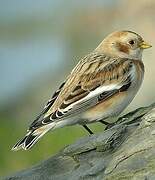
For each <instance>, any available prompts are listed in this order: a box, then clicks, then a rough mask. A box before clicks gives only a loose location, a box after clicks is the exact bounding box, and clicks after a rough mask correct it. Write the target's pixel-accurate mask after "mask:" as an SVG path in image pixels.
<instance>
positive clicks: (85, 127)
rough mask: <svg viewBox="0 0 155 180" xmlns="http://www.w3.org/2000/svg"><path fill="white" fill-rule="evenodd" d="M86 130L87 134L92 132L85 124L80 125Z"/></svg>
mask: <svg viewBox="0 0 155 180" xmlns="http://www.w3.org/2000/svg"><path fill="white" fill-rule="evenodd" d="M82 126H83V127H84V128H85V129H86V130H87V131H88V132H89V134H94V133H93V132H92V131H91V130H90V129H89V128H88V127H87V126H86V125H82Z"/></svg>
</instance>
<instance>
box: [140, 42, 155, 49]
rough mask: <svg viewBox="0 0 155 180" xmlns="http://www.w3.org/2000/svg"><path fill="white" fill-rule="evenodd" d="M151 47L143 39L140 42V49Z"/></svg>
mask: <svg viewBox="0 0 155 180" xmlns="http://www.w3.org/2000/svg"><path fill="white" fill-rule="evenodd" d="M150 47H152V46H151V45H150V44H148V43H147V42H145V41H143V42H142V43H140V48H141V49H147V48H150Z"/></svg>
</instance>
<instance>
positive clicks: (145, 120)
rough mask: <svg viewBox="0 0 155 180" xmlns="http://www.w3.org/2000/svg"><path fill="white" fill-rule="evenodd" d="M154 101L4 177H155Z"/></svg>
mask: <svg viewBox="0 0 155 180" xmlns="http://www.w3.org/2000/svg"><path fill="white" fill-rule="evenodd" d="M154 157H155V104H152V105H150V106H149V107H143V108H139V109H137V110H135V111H133V112H130V113H128V114H127V115H125V116H123V117H121V118H119V119H118V121H117V122H116V124H115V126H113V127H112V128H110V129H107V130H105V131H104V132H102V133H100V134H95V135H92V136H89V137H85V138H82V139H80V140H78V141H77V142H76V143H75V144H72V145H69V146H67V147H66V148H64V149H63V150H62V151H60V152H59V153H58V154H57V155H55V156H53V157H51V158H49V159H48V160H45V161H43V162H40V163H39V164H38V165H35V166H34V167H31V168H29V169H26V170H23V171H21V172H17V173H16V174H14V175H12V176H10V177H5V178H3V179H5V180H27V179H28V180H79V179H86V180H87V179H90V180H91V179H92V180H100V179H105V180H113V179H115V180H120V179H121V180H123V179H129V180H131V179H133V180H142V179H149V180H154V179H155V158H154Z"/></svg>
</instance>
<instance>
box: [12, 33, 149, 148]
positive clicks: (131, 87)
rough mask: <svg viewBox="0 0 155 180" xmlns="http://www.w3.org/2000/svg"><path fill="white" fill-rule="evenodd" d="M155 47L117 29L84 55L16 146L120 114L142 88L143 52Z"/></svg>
mask: <svg viewBox="0 0 155 180" xmlns="http://www.w3.org/2000/svg"><path fill="white" fill-rule="evenodd" d="M150 47H152V46H151V45H150V44H148V43H147V42H146V41H144V39H143V38H142V37H141V36H140V35H139V34H137V33H135V32H133V31H129V30H122V31H116V32H113V33H111V34H109V35H108V36H106V37H105V38H104V39H103V41H102V42H101V43H100V44H99V45H98V46H97V48H96V49H94V50H93V51H92V52H91V53H89V54H88V55H86V56H85V57H84V58H82V59H80V61H79V62H78V64H77V65H76V66H75V67H74V68H73V70H72V71H71V73H70V74H69V75H68V76H67V78H66V80H65V81H64V82H63V83H62V84H61V85H60V86H59V88H58V89H57V90H56V91H55V92H54V94H53V95H52V97H51V98H50V99H49V100H48V102H47V103H46V105H45V107H44V108H43V110H42V111H41V113H40V114H39V115H38V116H37V117H36V119H35V120H34V121H33V122H32V123H31V124H30V126H29V128H28V130H27V134H26V135H25V137H24V138H22V139H20V140H19V141H18V142H17V143H16V144H15V145H14V146H13V148H12V150H14V151H17V150H19V149H24V150H28V149H30V148H31V147H32V146H33V145H34V144H36V143H37V142H38V140H39V139H40V138H41V137H42V136H43V135H44V134H45V133H47V132H48V131H50V130H55V129H57V128H61V127H64V126H71V125H77V124H78V125H81V126H83V127H84V128H85V129H86V130H87V131H88V132H89V133H90V134H93V132H92V131H91V129H90V128H89V127H88V124H90V123H95V122H101V123H103V124H105V125H108V124H110V122H109V120H110V118H113V117H118V116H119V115H120V113H121V112H122V111H123V110H124V109H125V108H126V107H127V106H128V105H129V104H130V102H131V101H132V100H133V98H134V97H135V95H136V93H137V92H138V90H139V88H140V86H141V84H142V81H143V77H144V64H143V62H142V53H143V50H144V49H147V48H150Z"/></svg>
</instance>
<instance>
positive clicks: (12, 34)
mask: <svg viewBox="0 0 155 180" xmlns="http://www.w3.org/2000/svg"><path fill="white" fill-rule="evenodd" d="M122 29H125V30H126V29H127V30H133V31H135V32H137V33H139V34H141V35H142V36H143V37H144V39H146V41H148V42H150V43H151V44H152V45H153V48H152V49H149V50H147V51H146V52H144V56H143V59H144V63H145V67H146V74H145V79H144V83H143V85H142V87H141V90H140V91H139V92H138V95H137V96H136V98H135V99H134V101H133V102H132V103H131V105H130V106H129V108H128V109H127V110H126V111H129V110H132V109H135V108H138V107H140V106H146V105H148V104H151V103H152V102H154V101H155V94H154V89H155V53H154V47H155V46H154V45H155V1H154V0H137V1H135V0H95V1H90V0H85V1H82V0H78V1H71V0H13V1H10V0H0V122H1V125H0V176H4V175H9V174H11V173H13V172H15V171H18V170H21V169H24V168H27V167H30V166H32V165H34V164H35V163H38V162H39V161H41V160H44V159H47V158H48V157H49V156H51V155H53V154H54V153H56V152H58V151H59V150H60V149H61V148H63V147H64V146H66V145H68V144H70V143H72V142H74V141H75V140H77V139H79V137H82V136H86V135H87V133H86V132H85V131H84V130H83V129H82V128H80V127H78V126H74V127H66V128H63V129H57V130H56V131H54V132H51V133H48V134H47V135H45V136H44V137H43V138H42V139H41V141H40V142H39V143H38V144H37V145H36V146H34V148H32V149H31V150H29V151H19V152H12V151H10V149H11V147H12V146H13V144H14V143H15V142H16V141H17V140H18V139H19V138H21V137H22V136H23V135H24V134H25V132H26V128H27V126H28V125H29V124H30V122H32V121H33V120H34V118H35V116H36V115H37V114H38V113H39V112H40V111H41V109H42V108H43V106H44V104H45V103H46V101H47V100H48V98H49V97H50V96H51V94H52V92H54V90H55V89H56V88H57V87H58V86H59V84H60V83H61V82H62V81H63V80H64V78H65V77H66V76H67V75H68V73H69V72H70V71H71V69H72V68H73V67H74V66H75V65H76V64H77V62H78V60H79V59H80V58H81V57H83V56H84V55H85V54H87V53H89V52H90V51H92V50H93V49H94V48H95V47H96V46H97V45H98V44H99V43H100V42H101V40H102V39H103V38H104V37H105V36H106V35H107V34H109V33H111V32H112V31H115V30H122ZM91 128H92V129H93V130H94V131H95V132H98V131H102V130H103V126H101V125H91Z"/></svg>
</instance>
